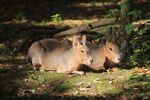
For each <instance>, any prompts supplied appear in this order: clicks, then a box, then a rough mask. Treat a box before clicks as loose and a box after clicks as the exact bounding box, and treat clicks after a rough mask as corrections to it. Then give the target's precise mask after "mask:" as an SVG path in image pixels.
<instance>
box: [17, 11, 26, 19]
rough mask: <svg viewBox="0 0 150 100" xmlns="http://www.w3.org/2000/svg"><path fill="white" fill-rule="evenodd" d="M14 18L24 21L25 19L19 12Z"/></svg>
mask: <svg viewBox="0 0 150 100" xmlns="http://www.w3.org/2000/svg"><path fill="white" fill-rule="evenodd" d="M16 18H17V19H18V20H24V19H26V17H25V13H23V12H19V13H18V14H17V16H16Z"/></svg>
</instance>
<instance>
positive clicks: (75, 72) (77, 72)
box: [72, 71, 85, 75]
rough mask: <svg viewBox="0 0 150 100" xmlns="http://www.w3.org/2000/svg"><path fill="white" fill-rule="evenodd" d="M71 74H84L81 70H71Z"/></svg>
mask: <svg viewBox="0 0 150 100" xmlns="http://www.w3.org/2000/svg"><path fill="white" fill-rule="evenodd" d="M72 73H73V74H79V75H84V74H85V73H84V72H83V71H73V72H72Z"/></svg>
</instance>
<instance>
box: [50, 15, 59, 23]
mask: <svg viewBox="0 0 150 100" xmlns="http://www.w3.org/2000/svg"><path fill="white" fill-rule="evenodd" d="M51 21H52V22H61V21H62V17H61V14H54V15H52V16H51Z"/></svg>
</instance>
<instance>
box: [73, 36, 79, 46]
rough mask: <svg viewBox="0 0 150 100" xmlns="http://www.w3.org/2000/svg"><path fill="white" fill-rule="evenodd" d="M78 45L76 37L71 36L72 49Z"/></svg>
mask: <svg viewBox="0 0 150 100" xmlns="http://www.w3.org/2000/svg"><path fill="white" fill-rule="evenodd" d="M78 44H79V39H78V37H77V36H73V41H72V45H73V47H76V46H77V45H78Z"/></svg>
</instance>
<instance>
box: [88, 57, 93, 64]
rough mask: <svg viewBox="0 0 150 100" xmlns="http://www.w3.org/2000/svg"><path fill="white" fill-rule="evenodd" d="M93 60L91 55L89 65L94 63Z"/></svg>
mask: <svg viewBox="0 0 150 100" xmlns="http://www.w3.org/2000/svg"><path fill="white" fill-rule="evenodd" d="M92 62H93V59H92V57H89V59H88V65H91V64H92Z"/></svg>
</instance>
